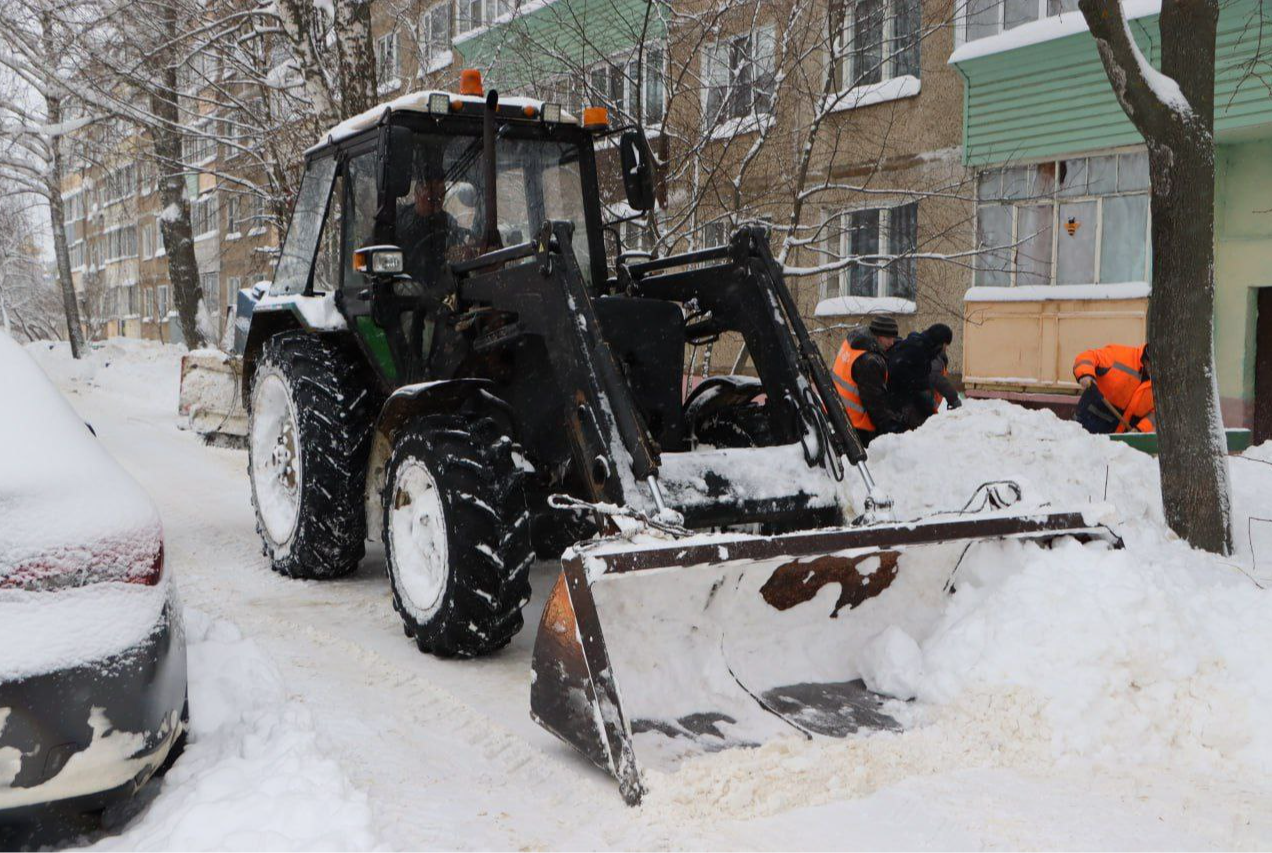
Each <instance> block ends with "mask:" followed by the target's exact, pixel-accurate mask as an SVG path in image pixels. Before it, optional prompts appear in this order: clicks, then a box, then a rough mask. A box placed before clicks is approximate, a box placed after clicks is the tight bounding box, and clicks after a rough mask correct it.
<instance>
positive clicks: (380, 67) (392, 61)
mask: <svg viewBox="0 0 1272 853" xmlns="http://www.w3.org/2000/svg"><path fill="white" fill-rule="evenodd" d="M399 81H400V69H399V66H398V34H397V31H396V30H394V31H393V32H391V33H387V34H386V35H382V36H380V37H379V38H378V39H376V40H375V83H376V86H377V87H379V88H381V89H385V88H391V87H393V86H396V85H397V84H398V82H399Z"/></svg>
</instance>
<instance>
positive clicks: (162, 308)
mask: <svg viewBox="0 0 1272 853" xmlns="http://www.w3.org/2000/svg"><path fill="white" fill-rule="evenodd" d="M155 303H156V304H155V309H156V310H157V311H158V312H159V319H160V320H162V319H164V318H165V317H167V316H168V285H166V284H161V285H159V287H158V289H157V290H156V292H155Z"/></svg>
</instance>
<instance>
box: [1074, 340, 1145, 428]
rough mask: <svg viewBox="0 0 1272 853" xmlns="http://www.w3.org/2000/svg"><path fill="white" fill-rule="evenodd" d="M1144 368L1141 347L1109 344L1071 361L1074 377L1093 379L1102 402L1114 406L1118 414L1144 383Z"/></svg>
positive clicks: (1079, 355) (1142, 349)
mask: <svg viewBox="0 0 1272 853" xmlns="http://www.w3.org/2000/svg"><path fill="white" fill-rule="evenodd" d="M1143 367H1144V347H1143V346H1138V347H1128V346H1123V345H1122V344H1109V345H1108V346H1106V347H1101V348H1100V349H1089V350H1087V351H1086V352H1082V353H1078V357H1077V358H1075V359H1074V360H1073V378H1074V379H1081V378H1082V377H1083V376H1090V377H1092V378H1093V379H1095V385H1096V387H1097V388H1099V389H1100V393H1101V394H1103V395H1104V399H1106V400H1108V401H1109V402H1110V403H1112V404H1113V405H1114V406H1116V407H1117V409H1118V411H1119V412H1125V411H1126V409H1127V407H1128V406H1130V404H1131V397H1132V396H1134V394H1135V390H1136V389H1137V388H1139V387H1140V384H1141V383H1143V381H1144V377H1143V376H1142V375H1140V371H1141V370H1142V369H1143Z"/></svg>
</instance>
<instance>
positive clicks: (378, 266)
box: [371, 249, 402, 273]
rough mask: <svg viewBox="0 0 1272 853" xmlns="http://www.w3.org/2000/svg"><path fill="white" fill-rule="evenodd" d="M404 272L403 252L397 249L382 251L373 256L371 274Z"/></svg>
mask: <svg viewBox="0 0 1272 853" xmlns="http://www.w3.org/2000/svg"><path fill="white" fill-rule="evenodd" d="M401 271H402V252H401V251H400V250H397V249H389V250H382V251H379V252H374V253H372V255H371V272H373V273H399V272H401Z"/></svg>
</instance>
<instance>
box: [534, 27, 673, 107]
mask: <svg viewBox="0 0 1272 853" xmlns="http://www.w3.org/2000/svg"><path fill="white" fill-rule="evenodd" d="M664 56H665V54H664V52H663V48H662V47H661V46H655V47H649V48H648V49H646V50H645V51H644V53H643V55H635V54H631V55H628V54H624V55H623V56H621V57H615V58H612V59H610V60H607V61H605V62H601V63H598V64H597V65H594V66H592V67H591V68H590V69H588V71H587V77H586V79H587V86H586V87H585V88H586V93H585V96H584V97H582V98H577V101H578V103H575V100H576V99H575V98H570V100H568V101H566V100H562V101H557V102H558V103H561V104H562V105H563V106H564V107H565V108H566V109H567V110H568V111H570V112H574V113H576V114H577V111H578V110H579V108H580V107H581V106H582V101H584V100H585V101H586V102H587V103H588V104H589V105H593V104H595V105H600V106H605V107H607V108H608V109H609V110H610V111H611V113H612V114H613V115H615V116H631V117H632V118H637V117H638V116H637V109H636V108H637V106H640V107H641V108H642V109H641V115H640V116H639V118H640V119H641V121H642V123H643V124H645V125H659V124H661V123H662V120H663V115H664V114H665V113H666V94H665V93H666V89H665V87H664V82H663V62H664V61H665V59H664ZM563 82H564V81H563ZM550 100H551V98H550Z"/></svg>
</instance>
